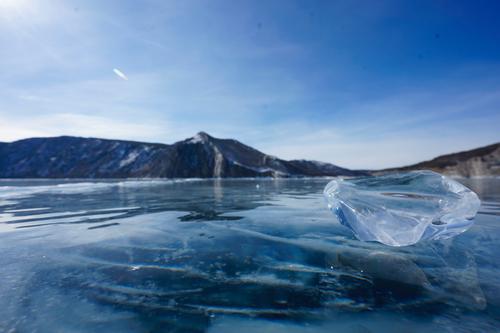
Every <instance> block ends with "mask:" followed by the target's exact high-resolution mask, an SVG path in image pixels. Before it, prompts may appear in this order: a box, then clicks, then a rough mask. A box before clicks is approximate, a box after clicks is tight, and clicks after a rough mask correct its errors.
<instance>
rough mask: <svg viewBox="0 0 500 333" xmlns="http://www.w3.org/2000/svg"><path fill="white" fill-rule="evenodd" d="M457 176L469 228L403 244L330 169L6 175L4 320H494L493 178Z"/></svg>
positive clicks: (496, 194) (294, 323)
mask: <svg viewBox="0 0 500 333" xmlns="http://www.w3.org/2000/svg"><path fill="white" fill-rule="evenodd" d="M460 181H461V182H464V183H465V184H466V185H467V186H469V187H471V188H472V189H473V190H474V191H475V192H476V193H478V195H479V197H480V198H481V200H482V206H481V208H480V211H479V213H478V215H477V216H476V220H475V223H474V225H473V226H472V227H471V228H470V229H469V230H468V231H467V232H466V233H464V234H462V235H459V236H457V237H455V238H452V239H447V240H441V241H423V242H421V243H418V244H416V245H413V246H408V247H403V248H390V247H387V246H384V245H381V244H378V243H374V242H360V241H358V240H356V239H355V238H354V237H353V236H352V233H351V232H350V230H348V229H347V228H345V227H343V226H341V225H340V224H337V223H334V222H333V221H332V218H331V213H330V212H329V211H328V210H327V209H325V207H324V201H323V196H322V190H323V187H324V186H325V184H326V183H327V182H328V180H326V179H296V180H262V179H248V180H179V181H159V180H154V181H93V182H88V181H82V182H78V183H75V182H74V181H71V182H69V181H14V180H12V181H0V251H1V253H2V255H1V256H0V267H1V271H0V277H1V282H2V283H0V308H1V309H2V311H1V312H0V331H2V332H4V331H5V332H9V331H12V332H34V331H36V332H56V331H60V332H101V331H106V332H234V331H235V330H236V329H237V330H238V332H287V333H293V332H403V331H404V332H411V331H413V332H416V331H434V332H495V331H497V327H500V282H499V279H498V276H499V274H500V260H499V259H498V253H500V186H499V185H500V180H499V179H477V180H460ZM256 185H259V186H256Z"/></svg>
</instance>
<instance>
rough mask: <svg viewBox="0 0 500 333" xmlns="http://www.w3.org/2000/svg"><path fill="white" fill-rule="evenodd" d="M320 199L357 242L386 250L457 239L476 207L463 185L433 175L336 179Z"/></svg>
mask: <svg viewBox="0 0 500 333" xmlns="http://www.w3.org/2000/svg"><path fill="white" fill-rule="evenodd" d="M324 195H325V198H326V200H327V202H328V207H329V208H330V209H331V210H332V212H333V213H334V214H335V215H336V216H337V218H338V220H339V221H340V223H342V224H343V225H345V226H347V227H349V228H350V229H351V230H352V231H353V232H354V234H355V235H356V237H357V238H358V239H360V240H363V241H378V242H381V243H384V244H386V245H391V246H405V245H411V244H415V243H417V242H418V241H420V240H424V239H445V238H449V237H453V236H455V235H458V234H460V233H462V232H464V231H466V230H467V229H468V228H469V227H470V226H471V225H472V223H473V220H472V219H473V218H474V216H475V215H476V213H477V210H478V209H479V206H480V204H481V202H480V201H479V198H478V197H477V195H476V194H475V193H474V192H472V191H471V190H469V189H468V188H467V187H465V186H463V185H462V184H460V183H458V182H456V181H454V180H452V179H450V178H448V177H445V176H442V175H440V174H438V173H435V172H432V171H414V172H408V173H398V174H389V175H385V176H380V177H363V178H354V179H335V180H332V181H331V182H330V183H328V185H326V187H325V190H324Z"/></svg>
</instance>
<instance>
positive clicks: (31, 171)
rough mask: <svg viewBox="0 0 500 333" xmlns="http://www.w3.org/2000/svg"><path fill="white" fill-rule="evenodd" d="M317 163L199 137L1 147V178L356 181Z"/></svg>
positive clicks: (40, 141) (63, 140)
mask: <svg viewBox="0 0 500 333" xmlns="http://www.w3.org/2000/svg"><path fill="white" fill-rule="evenodd" d="M361 174H363V173H362V172H358V171H352V170H348V169H344V168H341V167H338V166H335V165H333V164H328V163H321V162H315V161H305V160H295V161H285V160H281V159H279V158H276V157H274V156H270V155H266V154H264V153H262V152H260V151H258V150H256V149H253V148H252V147H249V146H246V145H244V144H242V143H241V142H238V141H236V140H230V139H217V138H214V137H212V136H210V135H208V134H207V133H204V132H200V133H198V134H197V135H196V136H194V137H192V138H189V139H186V140H184V141H180V142H177V143H174V144H172V145H166V144H154V143H142V142H133V141H121V140H104V139H95V138H79V137H70V136H62V137H55V138H33V139H25V140H20V141H15V142H12V143H1V144H0V177H2V178H40V177H46V178H52V177H54V178H121V177H168V178H187V177H262V176H269V177H292V176H338V175H343V176H355V175H361Z"/></svg>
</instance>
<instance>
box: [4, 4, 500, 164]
mask: <svg viewBox="0 0 500 333" xmlns="http://www.w3.org/2000/svg"><path fill="white" fill-rule="evenodd" d="M499 12H500V2H498V1H468V2H464V1H437V0H435V1H333V0H332V1H305V0H304V1H291V0H287V1H208V0H207V1H195V0H189V1H125V0H123V1H92V0H85V1H71V0H68V1H56V0H44V1H42V0H40V1H37V0H0V141H12V140H16V139H21V138H26V137H32V136H56V135H63V134H65V135H79V136H94V137H104V138H119V139H131V140H140V141H154V142H164V143H172V142H174V141H177V140H181V139H184V138H187V137H191V136H193V135H194V134H195V133H196V132H198V131H201V130H203V131H206V132H208V133H210V134H212V135H214V136H217V137H231V138H235V139H238V140H240V141H242V142H244V143H247V144H249V145H251V146H254V147H256V148H258V149H260V150H262V151H264V152H266V153H269V154H273V155H277V156H279V157H282V158H286V159H292V158H308V159H315V160H321V161H327V162H332V163H335V164H338V165H341V166H345V167H350V168H382V167H390V166H399V165H404V164H408V163H414V162H418V161H421V160H424V159H429V158H432V157H434V156H436V155H439V154H443V153H448V152H453V151H459V150H463V149H469V148H475V147H478V146H481V145H486V144H490V143H493V142H497V141H500V130H499V129H500V21H499V20H498V19H497V15H498V13H499ZM114 69H118V70H119V71H121V72H122V73H124V74H125V76H126V78H127V80H125V79H124V78H123V77H120V76H119V75H117V74H116V73H115V72H114Z"/></svg>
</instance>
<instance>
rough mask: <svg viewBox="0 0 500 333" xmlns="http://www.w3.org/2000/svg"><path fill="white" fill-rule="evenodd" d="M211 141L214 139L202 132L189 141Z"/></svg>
mask: <svg viewBox="0 0 500 333" xmlns="http://www.w3.org/2000/svg"><path fill="white" fill-rule="evenodd" d="M210 139H213V137H212V136H210V135H209V134H208V133H206V132H203V131H201V132H198V133H196V135H195V136H193V137H192V138H190V139H188V140H187V141H188V142H189V143H205V142H208V141H209V140H210Z"/></svg>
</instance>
